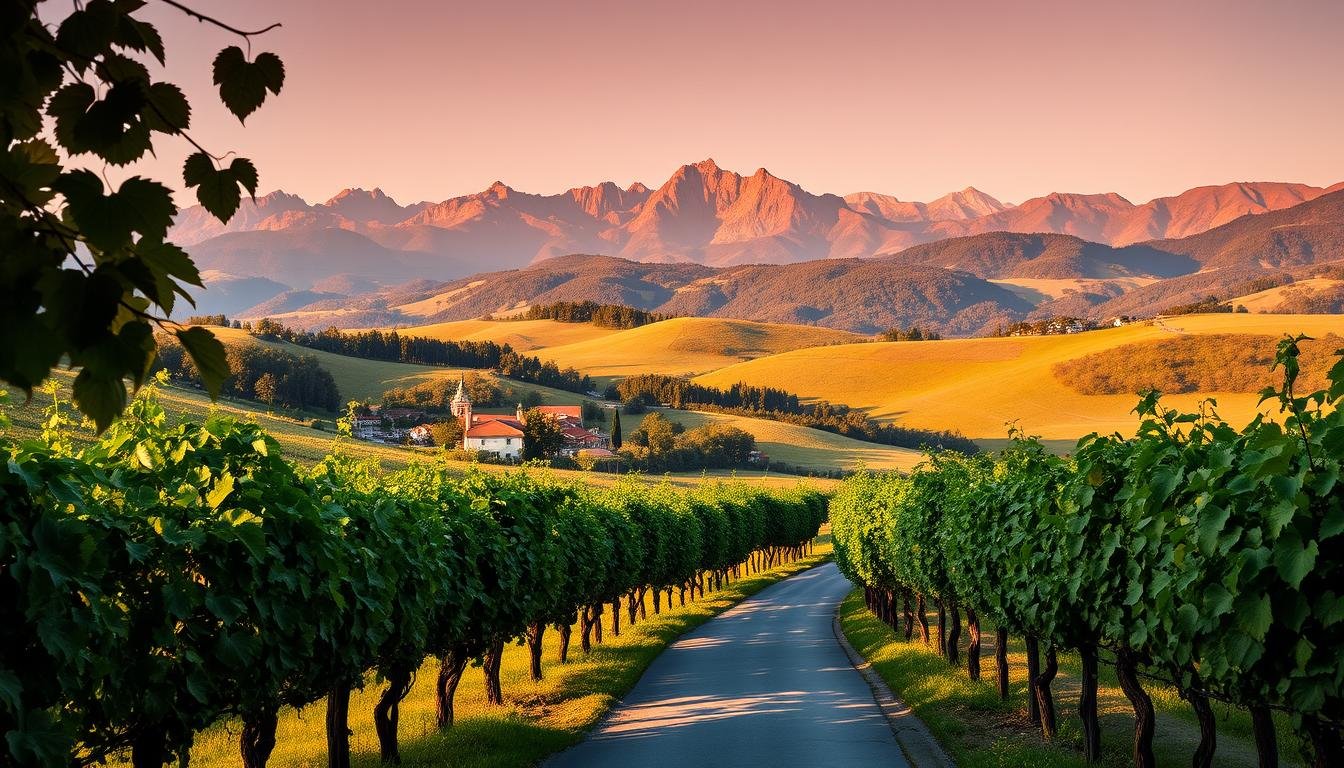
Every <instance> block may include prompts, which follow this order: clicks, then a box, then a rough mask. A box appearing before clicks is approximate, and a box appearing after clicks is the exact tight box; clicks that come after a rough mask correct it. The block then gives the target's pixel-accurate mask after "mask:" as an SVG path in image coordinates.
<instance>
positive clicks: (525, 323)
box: [352, 320, 620, 352]
mask: <svg viewBox="0 0 1344 768" xmlns="http://www.w3.org/2000/svg"><path fill="white" fill-rule="evenodd" d="M380 330H387V329H380ZM396 331H397V333H399V334H401V335H403V336H425V337H427V338H431V339H439V340H440V341H493V342H495V343H496V344H508V345H509V346H510V347H513V349H514V350H515V351H518V352H529V351H532V350H537V349H542V348H545V347H558V346H562V345H565V344H574V343H577V342H582V341H589V340H592V339H601V338H605V337H607V336H611V335H612V334H616V333H620V330H619V329H616V328H603V327H601V326H597V325H593V324H592V323H561V322H558V321H555V320H455V321H452V322H447V323H433V324H431V325H413V326H408V327H404V328H397V329H396ZM352 332H353V331H352Z"/></svg>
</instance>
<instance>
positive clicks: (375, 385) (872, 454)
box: [32, 320, 920, 474]
mask: <svg viewBox="0 0 1344 768" xmlns="http://www.w3.org/2000/svg"><path fill="white" fill-rule="evenodd" d="M670 322H674V323H675V322H676V321H670ZM700 322H704V323H709V324H713V325H720V326H725V327H724V328H721V329H719V331H718V333H717V335H716V334H715V330H714V329H711V328H707V327H706V328H702V329H701V330H703V331H704V332H705V335H706V337H707V338H717V339H719V340H720V341H722V340H724V339H728V338H747V339H750V338H756V339H758V343H760V344H764V345H767V346H771V347H773V348H778V349H783V348H786V347H788V348H796V346H793V347H790V346H789V343H788V341H787V339H788V333H789V332H790V331H794V330H801V331H802V332H803V334H804V336H803V337H801V338H800V339H798V342H802V341H808V342H812V343H818V344H820V343H825V342H826V341H827V340H831V339H838V338H849V337H850V335H849V334H844V333H839V332H833V331H825V330H821V329H789V328H773V327H768V326H765V327H758V326H755V324H752V323H719V322H718V321H700ZM521 323H552V324H553V325H557V326H558V325H566V324H565V323H553V321H549V320H538V321H518V322H517V323H515V322H508V323H505V322H498V323H495V324H494V325H499V326H503V325H514V324H521ZM570 325H576V326H581V325H586V324H577V323H576V324H570ZM656 325H661V323H659V324H655V325H654V326H644V327H643V328H653V327H656ZM462 327H463V328H467V327H468V326H462ZM588 327H590V328H591V327H593V326H588ZM211 330H212V331H214V332H215V333H216V335H218V336H219V338H220V339H221V340H222V341H223V342H224V343H225V344H261V345H266V346H270V347H274V348H278V349H282V350H284V351H287V352H290V353H293V354H302V355H312V356H314V357H315V358H317V360H318V362H319V363H320V364H321V365H322V367H324V368H326V369H327V370H328V371H330V372H331V375H332V377H333V378H334V379H335V380H336V384H337V386H338V387H339V388H340V389H341V393H342V395H344V396H345V397H347V398H355V399H361V400H362V399H370V400H373V401H377V400H378V398H379V396H381V394H382V393H383V392H384V391H385V390H387V389H390V388H392V387H407V386H411V385H414V384H417V383H420V382H423V381H426V380H429V379H433V378H450V379H456V378H457V377H458V376H459V375H460V374H461V373H463V372H464V371H463V370H460V369H454V368H442V367H437V366H426V365H410V364H406V363H392V362H384V361H380V360H364V359H361V358H355V357H346V356H344V355H336V354H332V353H329V352H321V351H318V350H312V349H308V348H306V347H298V346H295V345H292V344H288V343H285V342H272V341H263V340H261V339H258V338H256V337H254V336H251V335H249V334H247V333H244V332H243V331H239V330H234V329H228V328H212V329H211ZM550 330H553V331H554V330H559V329H554V328H552V329H550ZM599 330H602V329H599ZM633 330H635V331H638V330H642V328H636V329H633ZM623 333H630V331H623V332H619V333H616V334H615V335H621V334H623ZM809 333H810V334H812V335H811V336H808V335H807V334H809ZM828 334H829V336H828ZM701 346H704V344H703V343H702V344H701ZM671 347H675V344H673V345H670V346H669V348H668V349H666V350H657V349H653V348H649V349H648V352H649V353H651V354H654V355H661V356H662V359H663V360H665V361H666V362H664V363H662V364H663V365H666V366H670V367H676V366H678V365H680V364H682V363H681V362H679V361H684V360H696V361H704V360H709V361H712V362H716V363H718V364H720V365H722V364H726V363H730V362H735V360H736V359H730V358H727V357H725V356H722V355H720V356H713V355H709V354H706V353H698V355H699V356H697V354H696V353H693V354H690V355H689V356H685V355H682V354H679V351H678V350H676V349H674V348H671ZM637 349H638V344H637V343H629V344H626V345H622V346H620V347H618V348H617V351H616V352H614V353H613V354H614V355H616V354H632V355H637V354H638V351H637ZM611 359H613V360H618V359H619V358H618V357H615V356H613V357H612V358H611ZM618 364H619V363H618ZM487 375H488V374H487ZM499 384H500V386H501V387H502V388H504V389H506V390H508V389H512V390H513V391H514V392H515V393H522V392H526V391H535V392H537V393H538V394H540V395H541V398H542V401H543V403H545V404H546V405H566V404H574V403H577V402H579V401H581V400H583V399H586V398H584V397H582V396H581V395H576V394H574V393H572V392H564V391H562V390H558V389H551V388H549V387H542V386H538V385H535V384H525V383H521V382H517V381H513V380H511V379H500V380H499ZM165 396H171V397H174V398H181V397H183V396H188V397H187V402H186V403H185V404H184V406H183V407H184V408H185V407H188V405H190V407H191V408H194V409H196V410H198V411H203V410H204V409H205V408H206V404H207V403H208V402H209V401H208V400H207V399H206V398H205V397H204V396H203V395H201V394H199V393H196V392H186V391H184V390H180V389H177V388H170V389H169V390H167V392H166V395H165ZM32 407H34V408H40V406H32ZM227 407H229V408H231V409H233V410H234V411H235V412H237V413H240V414H246V413H248V412H252V413H253V414H254V415H256V416H258V417H259V420H260V418H267V419H268V420H267V421H263V422H262V423H265V424H267V425H268V428H269V425H271V424H272V423H273V422H274V423H275V427H274V428H275V429H276V435H277V437H278V438H280V439H281V441H282V442H283V443H285V444H286V446H289V445H291V444H292V445H293V446H294V448H293V450H295V451H297V452H298V454H297V455H299V456H300V457H302V458H305V459H310V460H313V459H316V458H319V457H320V456H321V455H323V453H325V452H326V451H327V450H329V442H330V433H326V434H324V433H322V432H318V431H316V430H312V429H311V428H309V427H306V426H304V425H302V424H298V423H295V422H293V421H290V420H287V419H283V418H281V419H277V418H274V417H265V416H264V414H261V413H260V410H259V409H260V407H261V406H259V405H257V404H255V403H249V402H246V401H236V402H233V403H231V404H229V405H228V406H227ZM667 415H668V416H669V418H672V419H674V420H676V421H679V422H681V423H682V424H684V425H685V426H686V427H688V428H690V427H696V426H700V425H701V424H705V423H709V422H721V423H727V424H731V425H732V426H735V427H737V428H739V429H742V430H744V431H746V432H749V433H751V434H752V436H754V437H755V438H756V440H757V443H758V445H759V446H760V450H762V451H764V452H765V453H767V454H769V455H770V456H771V458H772V459H773V460H775V461H782V462H785V463H787V464H791V465H794V466H801V467H812V468H816V469H819V470H835V469H852V468H853V467H854V466H855V464H856V462H860V461H862V462H864V463H865V464H866V465H868V466H870V467H874V468H882V469H909V468H910V467H912V466H914V465H915V464H916V463H917V462H918V460H919V457H920V454H919V452H918V451H912V450H910V449H906V448H896V447H893V446H886V445H878V444H875V443H867V442H863V441H859V440H854V439H851V438H848V437H842V436H840V435H836V434H832V433H830V432H823V431H821V430H817V429H809V428H807V427H802V426H798V425H794V424H784V423H781V422H777V421H770V420H767V419H756V418H751V417H746V416H729V415H724V414H708V413H705V414H702V413H694V412H688V411H668V412H667ZM638 422H639V417H630V416H626V417H624V423H623V425H622V426H623V427H624V429H625V431H626V433H627V434H628V433H629V432H630V431H632V430H633V429H635V425H636V424H638ZM35 423H36V422H35ZM357 445H358V446H360V447H361V449H362V448H363V447H365V446H368V447H369V448H370V451H371V452H370V455H373V456H377V457H379V458H380V459H381V460H383V461H385V462H387V461H391V462H392V463H393V464H394V465H399V464H404V463H405V462H406V461H408V460H410V458H411V457H412V455H411V454H408V453H407V452H406V451H407V450H409V449H400V448H396V447H391V446H386V447H384V446H369V444H367V443H357ZM697 474H698V473H697Z"/></svg>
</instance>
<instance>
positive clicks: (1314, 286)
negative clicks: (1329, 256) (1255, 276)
mask: <svg viewBox="0 0 1344 768" xmlns="http://www.w3.org/2000/svg"><path fill="white" fill-rule="evenodd" d="M1340 284H1344V280H1335V279H1332V278H1328V277H1312V278H1308V279H1306V280H1298V281H1297V282H1293V283H1288V284H1287V285H1280V286H1277V287H1274V288H1269V289H1267V290H1263V291H1257V292H1256V293H1249V294H1246V295H1245V296H1238V297H1236V298H1234V299H1228V300H1227V301H1226V302H1224V303H1225V304H1229V305H1231V306H1233V307H1237V306H1242V307H1245V308H1246V310H1247V311H1249V312H1273V311H1274V310H1275V309H1277V308H1278V306H1279V305H1280V304H1282V303H1283V302H1284V300H1285V299H1287V298H1288V297H1289V296H1291V295H1293V294H1306V295H1313V294H1316V293H1320V292H1322V291H1327V290H1330V289H1332V288H1335V287H1337V286H1339V285H1340Z"/></svg>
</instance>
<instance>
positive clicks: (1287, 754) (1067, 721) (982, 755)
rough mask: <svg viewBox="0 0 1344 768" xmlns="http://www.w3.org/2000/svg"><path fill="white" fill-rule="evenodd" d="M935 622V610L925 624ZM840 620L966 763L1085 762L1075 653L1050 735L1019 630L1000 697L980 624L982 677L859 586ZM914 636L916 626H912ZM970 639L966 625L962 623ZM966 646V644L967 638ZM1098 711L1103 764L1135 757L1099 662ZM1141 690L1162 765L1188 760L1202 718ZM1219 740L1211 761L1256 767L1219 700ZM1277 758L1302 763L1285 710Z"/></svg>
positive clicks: (1161, 689) (1067, 765) (1066, 659)
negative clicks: (1030, 693)
mask: <svg viewBox="0 0 1344 768" xmlns="http://www.w3.org/2000/svg"><path fill="white" fill-rule="evenodd" d="M933 622H936V618H934V619H932V620H931V623H933ZM840 624H841V628H842V629H843V630H844V633H845V637H846V638H848V639H849V641H850V643H851V644H853V646H854V648H855V650H857V651H858V652H859V653H860V654H862V655H863V657H864V658H866V659H868V660H869V661H870V662H872V664H873V667H874V669H875V670H876V671H877V673H878V674H880V675H881V676H882V679H883V680H885V681H886V683H887V685H888V686H890V687H891V689H892V691H893V692H895V694H896V696H897V698H899V699H901V700H902V701H903V702H905V703H906V704H907V705H909V706H910V707H911V708H912V709H913V710H914V712H915V714H916V715H917V716H918V717H919V719H920V720H922V721H924V724H925V725H927V726H928V728H929V731H930V732H932V733H933V735H934V737H935V738H937V739H938V741H939V743H941V744H942V745H943V748H944V749H945V750H946V751H947V752H948V754H949V755H950V756H951V757H952V759H953V760H954V761H955V762H956V764H957V765H958V766H961V767H962V768H1017V767H1018V766H1032V767H1033V768H1084V767H1085V766H1086V765H1087V763H1086V761H1085V760H1084V758H1083V754H1082V729H1081V727H1080V725H1079V721H1078V716H1077V711H1078V710H1077V702H1078V691H1079V677H1080V674H1081V666H1080V664H1079V661H1078V657H1077V655H1076V654H1073V653H1065V654H1061V655H1060V657H1059V662H1060V670H1059V675H1058V677H1056V678H1055V681H1054V684H1053V685H1052V686H1051V687H1052V690H1053V691H1054V693H1055V711H1056V713H1057V718H1058V724H1059V734H1058V735H1057V737H1056V739H1055V741H1054V742H1053V743H1046V742H1045V741H1043V740H1042V738H1041V735H1040V729H1039V728H1037V727H1035V726H1033V725H1031V723H1030V722H1029V721H1028V720H1027V679H1026V678H1027V675H1026V663H1027V661H1026V653H1025V650H1024V648H1023V646H1022V645H1021V638H1010V643H1009V653H1008V664H1009V681H1010V695H1009V699H1008V701H1003V700H1001V699H1000V698H999V694H998V690H997V688H996V687H995V682H994V631H993V629H992V628H988V627H986V628H984V630H983V632H984V633H983V643H982V644H983V654H982V659H981V669H982V673H983V674H984V675H985V677H984V679H982V680H981V681H980V682H972V681H971V680H970V678H968V677H967V676H966V671H965V666H964V664H965V661H964V659H965V654H964V651H963V654H962V659H963V662H962V667H961V668H957V669H954V668H952V667H951V666H949V665H948V664H947V662H946V661H944V660H943V659H942V658H941V657H940V656H938V654H937V653H936V652H934V650H933V649H932V648H930V647H926V646H924V645H923V644H921V643H919V642H918V640H916V641H915V642H906V641H905V639H904V635H901V636H898V635H897V634H896V633H894V632H892V630H891V629H890V628H889V627H887V625H885V624H883V623H882V622H881V621H879V620H878V619H877V617H876V616H874V615H873V614H872V613H871V612H869V611H868V609H867V608H865V607H864V605H863V594H862V592H861V591H859V590H855V591H854V592H852V593H850V595H849V597H848V598H846V599H845V602H844V603H843V604H842V605H841V607H840ZM916 637H918V635H916ZM962 638H963V640H965V639H966V633H965V631H963V632H962ZM962 647H963V649H964V648H965V645H964V644H963V646H962ZM1099 677H1100V685H1099V689H1098V712H1099V714H1100V720H1101V729H1102V758H1103V759H1102V762H1101V765H1103V766H1106V767H1107V768H1124V767H1125V766H1130V765H1133V764H1134V763H1133V758H1132V756H1131V745H1132V743H1133V734H1134V710H1133V709H1132V708H1131V707H1130V705H1129V701H1128V699H1126V698H1125V696H1124V693H1123V692H1122V691H1121V690H1120V686H1119V684H1118V683H1117V681H1116V678H1115V673H1114V670H1113V668H1112V667H1110V666H1109V665H1107V664H1106V663H1103V664H1102V665H1101V669H1100V676H1099ZM1144 689H1145V690H1146V691H1147V692H1148V695H1149V696H1151V697H1152V699H1153V706H1154V709H1155V710H1156V712H1157V729H1156V739H1155V743H1154V752H1155V753H1156V756H1157V762H1158V764H1159V765H1189V764H1190V761H1191V758H1192V756H1193V755H1194V751H1195V747H1196V746H1197V745H1198V743H1199V726H1198V724H1197V722H1196V720H1195V717H1194V713H1193V712H1192V710H1191V709H1190V705H1189V704H1188V703H1186V702H1185V701H1184V700H1183V699H1181V698H1180V696H1179V695H1178V694H1177V693H1176V691H1175V690H1174V689H1172V688H1170V687H1166V686H1162V685H1159V684H1157V683H1153V682H1150V681H1145V682H1144ZM1213 709H1214V712H1215V713H1216V715H1217V718H1218V748H1217V752H1216V753H1215V755H1214V764H1215V765H1218V766H1224V767H1226V768H1255V766H1257V764H1258V763H1257V761H1256V756H1255V750H1254V741H1253V738H1252V736H1251V725H1250V717H1249V715H1247V714H1246V713H1245V712H1244V711H1242V710H1237V709H1232V708H1230V707H1226V706H1223V705H1217V704H1215V705H1214V707H1213ZM1276 725H1278V730H1279V751H1280V757H1281V764H1283V765H1299V764H1300V763H1298V762H1297V761H1296V756H1297V746H1296V744H1297V742H1296V738H1295V737H1294V736H1293V734H1292V732H1291V730H1290V729H1289V728H1288V724H1287V722H1286V719H1283V718H1276Z"/></svg>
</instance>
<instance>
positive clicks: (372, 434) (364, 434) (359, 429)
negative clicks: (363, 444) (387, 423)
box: [350, 414, 383, 440]
mask: <svg viewBox="0 0 1344 768" xmlns="http://www.w3.org/2000/svg"><path fill="white" fill-rule="evenodd" d="M350 431H351V432H353V433H354V435H355V437H358V438H360V439H361V440H372V439H374V438H376V437H382V434H383V419H382V417H381V416H375V415H372V414H361V415H358V416H355V418H354V420H353V421H351V422H350Z"/></svg>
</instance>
